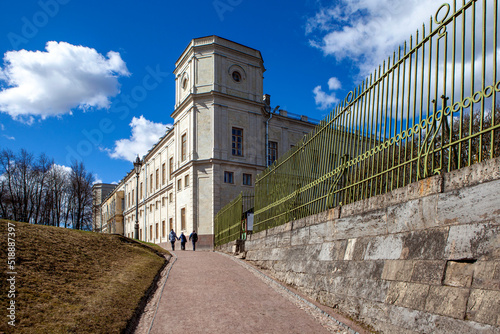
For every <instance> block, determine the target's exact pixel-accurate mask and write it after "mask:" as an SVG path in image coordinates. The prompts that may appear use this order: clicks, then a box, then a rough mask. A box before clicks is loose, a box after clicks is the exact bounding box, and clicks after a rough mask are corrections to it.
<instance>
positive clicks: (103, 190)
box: [92, 183, 116, 232]
mask: <svg viewBox="0 0 500 334" xmlns="http://www.w3.org/2000/svg"><path fill="white" fill-rule="evenodd" d="M115 188H116V184H107V183H96V184H94V185H93V186H92V224H93V230H94V231H96V232H102V226H103V224H105V223H106V222H105V221H103V219H102V207H103V202H104V200H105V199H106V198H107V197H108V196H109V194H110V193H111V192H112V191H113V190H114V189H115Z"/></svg>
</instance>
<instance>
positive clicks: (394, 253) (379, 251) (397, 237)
mask: <svg viewBox="0 0 500 334" xmlns="http://www.w3.org/2000/svg"><path fill="white" fill-rule="evenodd" d="M367 239H369V242H368V245H367V247H366V251H365V257H364V259H365V260H397V259H399V258H400V257H401V252H402V250H403V240H402V239H401V234H390V235H385V236H378V237H373V238H367Z"/></svg>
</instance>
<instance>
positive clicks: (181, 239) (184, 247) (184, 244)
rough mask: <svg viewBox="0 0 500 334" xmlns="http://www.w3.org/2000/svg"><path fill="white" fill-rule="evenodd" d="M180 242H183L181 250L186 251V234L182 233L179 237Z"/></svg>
mask: <svg viewBox="0 0 500 334" xmlns="http://www.w3.org/2000/svg"><path fill="white" fill-rule="evenodd" d="M179 240H180V241H181V249H182V250H186V241H187V239H186V236H185V235H184V232H181V235H180V236H179Z"/></svg>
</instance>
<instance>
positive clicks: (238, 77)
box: [232, 71, 241, 82]
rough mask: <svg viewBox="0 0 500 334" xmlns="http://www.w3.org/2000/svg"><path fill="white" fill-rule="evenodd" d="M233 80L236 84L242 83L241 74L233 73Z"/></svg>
mask: <svg viewBox="0 0 500 334" xmlns="http://www.w3.org/2000/svg"><path fill="white" fill-rule="evenodd" d="M232 76H233V80H234V81H236V82H240V81H241V74H240V72H238V71H233V75H232Z"/></svg>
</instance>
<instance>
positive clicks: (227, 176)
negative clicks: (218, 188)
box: [224, 172, 234, 183]
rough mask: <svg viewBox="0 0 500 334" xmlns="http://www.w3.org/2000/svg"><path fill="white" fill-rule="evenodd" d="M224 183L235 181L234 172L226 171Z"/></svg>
mask: <svg viewBox="0 0 500 334" xmlns="http://www.w3.org/2000/svg"><path fill="white" fill-rule="evenodd" d="M224 183H234V173H233V172H224Z"/></svg>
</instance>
